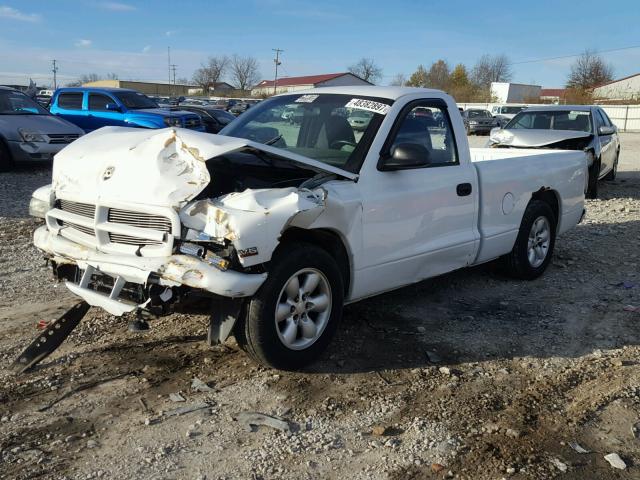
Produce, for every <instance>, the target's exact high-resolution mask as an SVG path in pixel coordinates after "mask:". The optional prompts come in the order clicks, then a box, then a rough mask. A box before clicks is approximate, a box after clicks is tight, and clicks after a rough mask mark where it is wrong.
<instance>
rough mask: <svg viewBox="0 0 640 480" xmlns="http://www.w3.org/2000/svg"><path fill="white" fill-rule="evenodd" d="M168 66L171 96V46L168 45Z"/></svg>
mask: <svg viewBox="0 0 640 480" xmlns="http://www.w3.org/2000/svg"><path fill="white" fill-rule="evenodd" d="M167 66H168V67H169V96H171V90H172V89H171V47H167Z"/></svg>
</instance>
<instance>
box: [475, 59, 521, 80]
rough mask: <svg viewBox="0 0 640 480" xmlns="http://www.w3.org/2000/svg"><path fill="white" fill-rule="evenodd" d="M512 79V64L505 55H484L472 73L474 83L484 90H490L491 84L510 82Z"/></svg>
mask: <svg viewBox="0 0 640 480" xmlns="http://www.w3.org/2000/svg"><path fill="white" fill-rule="evenodd" d="M512 77H513V70H512V68H511V62H510V61H509V58H508V57H507V56H506V55H504V54H502V55H486V54H485V55H482V56H481V57H480V59H479V60H478V62H477V63H476V64H475V66H474V67H473V70H472V72H471V80H472V81H473V83H475V84H476V85H477V86H479V87H482V88H489V87H490V86H491V82H508V81H509V80H511V78H512Z"/></svg>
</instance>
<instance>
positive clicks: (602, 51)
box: [511, 45, 640, 65]
mask: <svg viewBox="0 0 640 480" xmlns="http://www.w3.org/2000/svg"><path fill="white" fill-rule="evenodd" d="M634 48H640V45H634V46H632V47H621V48H610V49H608V50H597V51H595V52H594V53H610V52H619V51H621V50H632V49H634ZM580 55H582V53H574V54H573V55H561V56H558V57H547V58H538V59H535V60H522V61H520V62H511V65H521V64H523V63H538V62H548V61H549V60H561V59H563V58H574V57H579V56H580Z"/></svg>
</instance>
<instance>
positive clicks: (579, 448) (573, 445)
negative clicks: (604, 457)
mask: <svg viewBox="0 0 640 480" xmlns="http://www.w3.org/2000/svg"><path fill="white" fill-rule="evenodd" d="M569 446H570V447H571V448H573V450H575V451H576V452H578V453H591V452H590V451H589V450H587V449H586V448H583V447H582V446H581V445H580V444H579V443H578V442H569Z"/></svg>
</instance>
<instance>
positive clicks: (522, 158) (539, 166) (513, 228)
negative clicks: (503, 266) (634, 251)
mask: <svg viewBox="0 0 640 480" xmlns="http://www.w3.org/2000/svg"><path fill="white" fill-rule="evenodd" d="M470 156H471V162H472V164H473V166H474V167H475V168H476V171H477V172H478V185H479V190H480V192H479V207H480V208H479V213H478V228H479V232H480V248H479V251H478V256H477V257H476V260H475V262H474V263H483V262H486V261H489V260H491V259H493V258H496V257H498V256H500V255H502V254H503V253H504V252H505V251H509V250H510V247H509V248H506V250H505V245H513V244H514V242H515V239H516V237H517V235H518V227H519V225H520V219H521V218H522V215H523V213H524V209H525V208H526V206H527V204H528V203H529V201H530V200H531V195H532V193H533V192H537V191H539V190H551V191H553V192H556V198H557V199H558V207H559V208H558V210H559V212H558V213H559V215H558V217H559V218H558V227H557V233H558V234H561V233H562V232H564V231H566V230H568V229H569V228H571V227H573V226H574V225H575V224H576V223H578V221H579V220H580V218H581V216H582V210H583V207H582V199H583V194H584V188H585V182H586V178H587V164H586V157H585V154H584V152H581V151H567V150H540V149H506V148H505V149H500V148H471V149H470ZM502 160H508V161H507V162H505V161H502ZM557 192H562V196H560V195H558V194H557Z"/></svg>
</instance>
